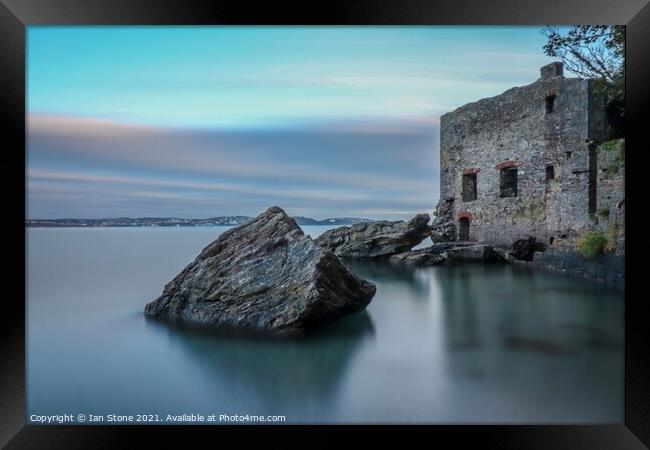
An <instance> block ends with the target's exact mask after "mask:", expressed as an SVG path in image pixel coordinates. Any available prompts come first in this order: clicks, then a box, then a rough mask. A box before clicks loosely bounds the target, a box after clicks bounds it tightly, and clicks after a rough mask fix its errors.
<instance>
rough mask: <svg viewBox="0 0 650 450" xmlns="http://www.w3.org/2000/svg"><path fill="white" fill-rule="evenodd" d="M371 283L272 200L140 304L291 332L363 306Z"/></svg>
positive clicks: (149, 311)
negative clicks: (264, 208)
mask: <svg viewBox="0 0 650 450" xmlns="http://www.w3.org/2000/svg"><path fill="white" fill-rule="evenodd" d="M374 294H375V285H374V284H372V283H369V282H367V281H365V280H362V279H360V278H358V277H357V276H356V275H355V274H354V273H352V272H350V270H348V269H347V268H346V267H345V266H344V265H343V264H342V263H341V261H340V260H339V259H338V258H337V257H336V256H335V255H334V254H333V253H332V252H330V251H327V250H326V249H323V248H321V247H320V246H318V245H316V244H315V243H314V241H313V240H312V239H311V237H309V236H306V235H305V234H304V233H303V231H302V230H301V229H300V227H299V226H298V224H297V223H296V221H295V220H294V219H292V218H291V217H289V216H287V214H286V213H285V212H284V211H283V210H282V209H280V208H278V207H271V208H269V209H267V210H266V211H265V212H264V213H262V214H261V215H259V216H258V217H256V218H255V219H253V220H251V221H250V222H248V223H246V224H243V225H240V226H238V227H236V228H232V229H230V230H228V231H226V232H224V233H222V234H221V235H220V236H219V237H218V238H217V240H215V241H214V242H212V243H211V244H210V245H208V246H207V247H205V248H204V249H203V251H202V252H201V254H200V255H199V256H197V257H196V259H195V260H194V261H193V262H192V263H190V264H189V265H188V266H187V267H186V268H185V269H183V271H182V272H181V273H179V274H178V275H177V276H176V277H175V278H174V279H173V280H172V281H170V282H169V283H168V284H167V285H166V286H165V288H164V290H163V293H162V295H161V296H160V297H158V298H157V299H156V300H154V301H152V302H151V303H149V304H148V305H146V307H145V314H146V315H147V316H150V317H156V318H162V319H167V320H171V321H175V322H183V323H192V324H200V325H210V326H217V327H225V328H244V329H252V330H258V331H267V332H272V333H277V334H298V333H302V332H304V331H305V330H308V329H310V328H312V327H314V326H315V325H318V324H320V323H321V322H327V321H330V320H332V319H335V318H337V317H339V316H341V315H343V314H346V313H353V312H357V311H360V310H363V309H364V308H365V307H366V305H368V303H369V302H370V300H371V299H372V297H373V295H374Z"/></svg>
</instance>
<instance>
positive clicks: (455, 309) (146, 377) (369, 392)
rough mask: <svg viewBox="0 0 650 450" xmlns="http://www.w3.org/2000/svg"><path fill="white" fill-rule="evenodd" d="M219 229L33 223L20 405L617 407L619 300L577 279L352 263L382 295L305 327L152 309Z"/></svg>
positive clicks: (503, 417) (294, 411)
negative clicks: (207, 322)
mask: <svg viewBox="0 0 650 450" xmlns="http://www.w3.org/2000/svg"><path fill="white" fill-rule="evenodd" d="M225 229H226V228H225V227H224V228H222V227H206V228H93V229H70V228H68V229H66V228H62V229H28V230H27V231H26V232H27V239H28V240H27V242H28V249H27V251H28V262H27V266H28V306H27V307H28V311H27V315H28V333H27V334H28V336H27V347H28V353H27V358H28V374H27V376H28V377H27V382H28V414H27V416H28V417H29V416H30V415H31V414H62V413H68V414H79V413H84V414H100V415H108V414H159V415H167V414H183V413H187V414H191V413H195V414H197V413H199V414H204V415H209V414H253V415H285V416H286V420H287V422H288V423H297V422H308V423H370V422H372V423H399V422H407V423H578V422H580V423H613V422H616V423H621V422H622V421H623V406H624V404H623V374H624V371H623V342H624V332H623V296H622V294H621V293H618V292H616V291H609V290H606V289H604V288H602V287H600V286H594V285H592V284H590V283H587V282H584V281H581V280H575V279H572V278H570V277H565V276H559V275H553V274H547V273H529V272H527V271H524V270H521V269H515V268H513V267H510V266H501V265H488V266H461V267H453V268H447V267H434V268H422V269H407V268H405V267H400V266H391V265H387V264H385V263H383V264H382V263H371V262H365V263H362V262H348V263H349V264H350V265H351V266H352V267H353V269H354V270H355V272H356V273H357V274H359V275H360V276H361V277H363V278H366V279H368V280H370V281H372V282H374V283H376V285H377V294H376V295H375V297H374V299H373V300H372V302H371V303H370V305H369V306H368V308H367V310H366V311H365V312H363V313H361V314H358V315H355V316H349V317H347V318H345V319H342V320H340V321H337V322H335V323H333V324H332V325H330V326H328V327H326V328H324V329H323V330H321V331H320V332H318V333H316V334H315V335H313V336H309V337H307V338H302V339H268V338H266V339H261V338H245V337H232V336H231V337H229V336H219V335H213V334H206V333H204V332H197V331H192V330H187V329H179V328H175V327H170V326H167V325H164V324H161V323H158V322H154V321H151V320H147V319H145V317H144V315H143V308H144V305H145V304H146V303H147V302H149V301H151V300H153V299H154V298H156V297H157V296H158V295H160V293H161V291H162V288H163V286H164V285H165V283H167V282H168V281H169V280H171V279H172V278H173V277H174V276H175V275H176V274H177V273H178V272H179V271H180V270H181V269H182V268H183V267H184V266H185V265H186V264H188V263H189V262H190V261H191V260H192V259H193V258H194V257H195V256H196V255H197V254H198V253H199V251H200V250H201V249H202V248H203V247H204V246H205V245H207V244H208V243H209V242H211V241H212V240H213V239H214V238H215V237H216V236H217V234H218V233H220V232H222V231H224V230H225ZM304 229H305V232H306V233H308V234H311V235H312V236H313V237H315V236H317V235H318V234H320V233H321V232H323V231H324V230H326V229H327V227H309V226H306V227H304Z"/></svg>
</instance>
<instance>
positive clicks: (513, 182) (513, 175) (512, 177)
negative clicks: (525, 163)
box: [499, 167, 517, 197]
mask: <svg viewBox="0 0 650 450" xmlns="http://www.w3.org/2000/svg"><path fill="white" fill-rule="evenodd" d="M500 177H501V179H500V183H499V187H500V194H501V197H516V196H517V168H516V167H507V168H505V169H501V173H500Z"/></svg>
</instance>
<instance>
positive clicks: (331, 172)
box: [26, 26, 552, 220]
mask: <svg viewBox="0 0 650 450" xmlns="http://www.w3.org/2000/svg"><path fill="white" fill-rule="evenodd" d="M541 28H542V27H541V26H537V27H503V26H499V27H488V26H482V27H451V26H426V27H423V26H417V27H404V26H401V27H397V26H392V27H374V26H373V27H367V26H366V27H332V26H329V27H311V26H310V27H232V26H227V27H226V26H223V27H218V26H210V27H169V26H164V27H152V26H146V27H145V26H142V27H117V26H106V27H59V26H57V27H43V26H30V27H28V29H27V111H28V112H27V114H28V117H27V127H28V129H27V132H28V148H27V173H26V176H27V188H26V189H27V192H26V193H27V216H28V218H31V219H36V218H66V217H75V218H103V217H188V218H190V217H191V218H204V217H214V216H221V215H249V216H254V215H257V214H259V213H260V212H262V211H263V210H264V209H266V208H267V207H269V206H272V205H277V206H280V207H282V208H284V209H285V210H286V211H287V212H288V213H289V214H290V215H296V216H298V215H300V216H308V217H313V218H317V219H324V218H328V217H364V218H371V219H389V220H398V219H408V218H410V217H412V216H414V215H415V214H417V213H420V212H429V213H430V212H431V211H432V210H433V208H434V206H435V204H436V202H437V200H438V182H439V173H438V172H439V168H438V167H439V166H438V157H439V133H438V130H439V119H440V115H442V114H444V113H445V112H448V111H452V110H454V109H456V108H458V107H460V106H462V105H464V104H466V103H469V102H473V101H476V100H479V99H481V98H485V97H490V96H494V95H498V94H500V93H501V92H503V91H505V90H507V89H509V88H511V87H513V86H522V85H526V84H529V83H532V82H534V81H535V80H536V79H537V78H538V77H539V68H540V67H541V66H542V65H544V64H547V63H549V62H551V61H552V59H551V58H549V57H547V56H545V55H544V53H543V51H542V46H543V45H544V42H545V38H544V36H543V35H542V34H541V33H540V30H541Z"/></svg>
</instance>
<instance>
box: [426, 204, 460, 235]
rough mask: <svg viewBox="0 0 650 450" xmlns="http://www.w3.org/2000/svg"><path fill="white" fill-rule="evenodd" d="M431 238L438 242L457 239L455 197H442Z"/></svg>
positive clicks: (432, 226)
mask: <svg viewBox="0 0 650 450" xmlns="http://www.w3.org/2000/svg"><path fill="white" fill-rule="evenodd" d="M431 240H432V241H433V242H434V243H436V242H452V241H455V240H456V224H455V223H454V199H453V198H447V199H442V198H441V199H440V201H439V202H438V207H437V208H436V212H435V216H434V218H433V223H432V224H431Z"/></svg>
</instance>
